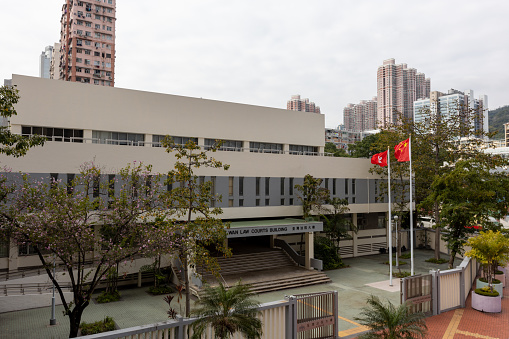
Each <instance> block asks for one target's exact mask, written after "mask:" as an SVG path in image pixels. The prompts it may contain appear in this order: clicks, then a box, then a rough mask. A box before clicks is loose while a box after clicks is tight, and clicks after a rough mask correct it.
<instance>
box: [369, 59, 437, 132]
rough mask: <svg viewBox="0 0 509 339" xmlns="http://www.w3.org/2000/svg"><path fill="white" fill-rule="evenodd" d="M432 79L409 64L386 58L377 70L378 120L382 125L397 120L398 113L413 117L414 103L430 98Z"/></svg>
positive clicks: (408, 117) (384, 125) (409, 117)
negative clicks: (397, 62)
mask: <svg viewBox="0 0 509 339" xmlns="http://www.w3.org/2000/svg"><path fill="white" fill-rule="evenodd" d="M430 84H431V80H430V79H429V78H426V76H425V75H424V74H423V73H418V72H417V70H416V69H415V68H409V67H408V66H407V64H404V63H403V64H398V65H396V61H395V60H394V59H387V60H384V62H383V65H382V66H380V67H378V71H377V101H378V102H377V120H378V124H380V126H381V127H386V126H387V125H389V124H392V123H395V122H396V121H397V115H398V113H400V114H402V115H403V116H404V117H405V118H407V119H412V118H413V103H414V101H415V100H417V99H419V98H429V93H430V87H431V85H430Z"/></svg>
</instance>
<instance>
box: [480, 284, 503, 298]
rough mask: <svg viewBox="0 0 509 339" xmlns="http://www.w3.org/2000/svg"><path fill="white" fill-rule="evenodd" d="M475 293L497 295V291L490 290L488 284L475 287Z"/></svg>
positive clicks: (489, 295) (488, 295)
mask: <svg viewBox="0 0 509 339" xmlns="http://www.w3.org/2000/svg"><path fill="white" fill-rule="evenodd" d="M475 293H477V294H480V295H485V296H487V297H498V292H497V291H495V290H493V292H491V291H490V288H489V287H488V286H486V287H483V288H476V289H475Z"/></svg>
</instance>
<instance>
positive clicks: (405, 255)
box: [399, 253, 411, 259]
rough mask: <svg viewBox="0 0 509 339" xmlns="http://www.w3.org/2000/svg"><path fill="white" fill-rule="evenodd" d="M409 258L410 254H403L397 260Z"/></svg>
mask: <svg viewBox="0 0 509 339" xmlns="http://www.w3.org/2000/svg"><path fill="white" fill-rule="evenodd" d="M410 257H411V253H405V254H402V255H401V256H400V257H399V258H400V259H410Z"/></svg>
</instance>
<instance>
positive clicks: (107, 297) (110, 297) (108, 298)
mask: <svg viewBox="0 0 509 339" xmlns="http://www.w3.org/2000/svg"><path fill="white" fill-rule="evenodd" d="M119 300H120V292H119V291H115V292H113V293H108V292H106V291H103V292H102V293H101V294H100V295H99V296H98V297H97V302H98V303H99V304H105V303H111V302H113V301H119Z"/></svg>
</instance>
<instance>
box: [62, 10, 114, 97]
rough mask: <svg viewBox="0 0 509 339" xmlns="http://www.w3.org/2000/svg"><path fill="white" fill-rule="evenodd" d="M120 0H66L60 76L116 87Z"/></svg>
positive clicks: (66, 78) (70, 79) (63, 14)
mask: <svg viewBox="0 0 509 339" xmlns="http://www.w3.org/2000/svg"><path fill="white" fill-rule="evenodd" d="M115 5H116V0H88V1H77V0H65V4H64V5H63V6H62V18H61V20H60V23H61V33H60V34H61V36H60V44H61V47H60V48H61V49H60V50H61V57H60V63H59V70H60V72H59V73H60V75H59V78H60V79H61V80H65V81H73V82H83V83H91V84H95V85H101V86H111V87H113V86H114V83H115V20H116V19H115V8H116V7H115Z"/></svg>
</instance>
